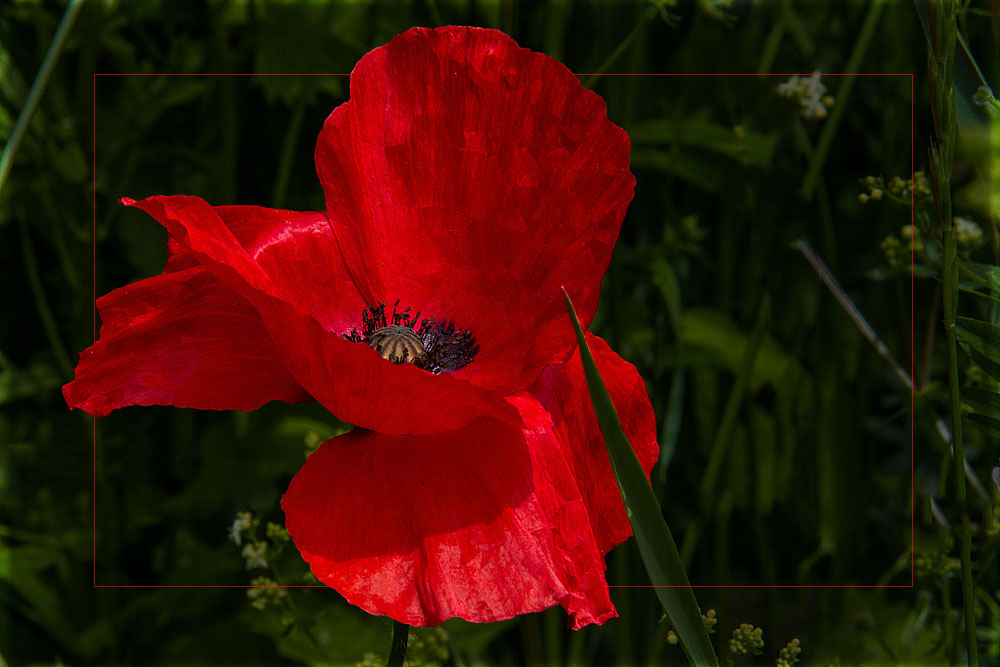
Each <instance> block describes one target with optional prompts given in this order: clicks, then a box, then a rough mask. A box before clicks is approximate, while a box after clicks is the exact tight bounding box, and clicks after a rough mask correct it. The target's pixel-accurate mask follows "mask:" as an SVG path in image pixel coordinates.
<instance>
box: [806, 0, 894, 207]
mask: <svg viewBox="0 0 1000 667" xmlns="http://www.w3.org/2000/svg"><path fill="white" fill-rule="evenodd" d="M882 7H883V3H882V0H875V1H874V2H872V3H871V4H870V5H869V6H868V13H867V14H866V15H865V22H864V23H863V24H862V25H861V32H860V33H859V34H858V38H857V40H856V41H855V42H854V48H853V49H852V50H851V56H850V58H849V59H848V60H847V65H846V66H845V67H844V75H845V76H844V77H843V78H842V79H841V83H840V87H839V88H838V89H837V103H836V104H835V105H834V107H833V110H832V111H830V116H829V118H827V120H826V123H825V124H824V125H823V130H822V132H821V133H820V135H819V142H818V143H817V145H816V152H815V153H814V154H813V156H812V159H811V160H810V161H809V167H808V168H807V170H806V176H805V179H803V183H802V194H803V196H804V197H805V198H806V199H807V200H809V199H812V195H813V191H814V190H815V189H816V186H817V185H819V180H820V172H821V171H822V169H823V165H824V164H825V163H826V157H827V155H828V154H829V153H830V149H831V148H832V147H833V141H834V139H835V138H836V135H837V129H838V128H839V127H840V121H841V119H842V118H843V116H844V111H845V110H846V109H847V101H848V99H850V97H851V89H853V88H854V81H855V80H856V79H857V73H858V70H859V69H860V68H861V60H862V58H864V55H865V52H866V51H867V50H868V46H869V45H870V44H871V42H872V38H873V37H874V35H875V28H876V27H877V26H878V20H879V17H881V16H882Z"/></svg>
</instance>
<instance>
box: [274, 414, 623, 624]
mask: <svg viewBox="0 0 1000 667" xmlns="http://www.w3.org/2000/svg"><path fill="white" fill-rule="evenodd" d="M534 405H535V406H537V404H534ZM535 411H536V412H537V413H539V414H538V415H536V416H535V417H532V416H531V415H526V421H531V422H534V425H535V426H536V427H537V430H536V429H532V430H529V431H521V430H520V429H516V428H513V427H511V426H509V425H507V424H504V423H502V422H499V421H497V420H493V419H488V418H486V419H482V420H480V421H477V422H474V423H472V424H470V425H468V426H466V427H465V428H463V429H461V430H457V431H452V432H448V433H440V434H435V435H431V436H386V435H382V434H379V433H372V432H369V431H361V430H356V431H354V432H352V433H350V434H348V435H345V436H341V437H339V438H335V439H334V440H330V441H328V442H326V443H324V444H323V446H322V447H320V449H319V450H318V451H317V452H315V453H314V454H312V455H311V456H310V457H309V459H308V460H307V461H306V464H305V466H303V468H302V470H300V471H299V473H298V474H297V475H296V476H295V478H294V479H293V480H292V483H291V485H290V487H289V489H288V492H287V493H286V494H285V497H284V499H283V500H282V503H281V505H282V509H284V511H285V516H286V526H287V527H288V531H289V533H290V534H291V536H292V538H293V539H294V540H295V545H296V547H298V549H299V551H300V552H301V553H302V555H303V557H304V558H305V559H306V560H307V561H308V562H309V564H310V565H311V567H312V570H313V572H314V573H315V574H316V576H317V577H318V578H319V579H320V580H321V581H323V582H324V583H326V584H328V585H329V586H331V587H333V588H335V589H336V590H337V591H339V592H340V593H341V594H342V595H344V597H345V598H347V600H348V601H349V602H351V603H352V604H355V605H358V606H360V607H362V608H363V609H365V610H367V611H369V612H370V613H373V614H384V615H388V616H391V617H392V618H395V619H397V620H399V621H402V622H405V623H409V624H411V625H420V626H424V625H435V624H437V623H440V622H442V621H444V620H445V619H447V618H451V617H455V616H459V617H462V618H465V619H468V620H471V621H476V622H491V621H497V620H501V619H505V618H510V617H512V616H514V615H517V614H522V613H527V612H533V611H539V610H541V609H545V608H547V607H550V606H552V605H553V604H556V603H561V604H562V605H563V606H564V607H565V608H566V609H567V611H568V612H569V613H570V614H571V616H572V625H573V627H580V626H582V625H585V624H587V623H602V622H604V621H605V620H607V619H608V618H610V617H612V616H614V615H615V612H614V607H613V606H612V605H611V602H610V599H609V597H608V588H607V583H606V582H605V579H604V560H603V558H602V556H601V554H600V552H599V551H598V549H597V545H596V543H595V542H594V538H593V535H592V533H591V531H590V520H589V518H588V517H587V510H586V507H585V505H584V503H583V502H582V500H581V499H580V495H579V491H578V490H577V488H576V485H575V482H574V480H573V478H572V473H571V471H570V468H569V466H568V465H567V462H566V460H565V458H564V457H563V454H562V452H561V450H560V448H559V446H558V444H557V443H555V440H554V438H553V437H552V433H551V431H550V430H547V428H546V426H545V422H546V421H547V419H548V418H547V415H545V413H544V410H540V409H536V410H535ZM536 417H537V418H536ZM548 424H549V425H551V421H548Z"/></svg>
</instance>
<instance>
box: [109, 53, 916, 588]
mask: <svg viewBox="0 0 1000 667" xmlns="http://www.w3.org/2000/svg"><path fill="white" fill-rule="evenodd" d="M812 75H813V72H809V73H807V74H803V73H794V72H793V73H776V72H775V73H765V74H759V73H650V74H584V73H581V74H577V75H576V76H577V77H584V76H652V77H659V76H664V77H670V76H685V77H687V76H692V77H694V76H697V77H730V76H754V77H791V76H812ZM99 76H249V77H254V76H350V74H319V73H312V74H292V73H282V74H278V73H259V74H251V73H237V72H225V73H160V74H146V73H134V72H119V73H105V72H94V74H93V86H92V89H93V90H92V93H93V142H94V152H93V163H92V170H93V171H92V173H93V179H92V183H93V204H92V205H93V215H94V219H93V231H92V243H93V247H92V258H93V277H92V290H93V299H94V304H93V339H94V342H95V343H96V342H97V77H99ZM823 76H828V77H829V76H856V77H863V76H873V77H882V76H906V77H909V78H910V181H911V182H912V181H913V174H914V143H913V139H914V78H915V75H914V74H913V73H912V72H909V73H904V72H897V73H892V72H877V73H864V74H853V75H852V74H846V73H839V72H838V73H833V72H827V73H823ZM913 216H914V194H913V188H910V225H911V226H912V225H913V222H914V217H913ZM913 266H914V252H913V248H910V377H911V378H912V377H914V372H915V365H914V359H915V350H914V346H915V345H916V338H915V335H914V311H915V307H914V278H913ZM913 408H914V390H913V389H911V390H910V583H909V585H903V584H886V585H877V584H815V585H799V584H734V585H726V584H692V585H690V586H689V587H690V588H754V589H758V588H788V589H792V588H809V589H817V588H857V589H869V588H870V589H883V588H913V586H914V574H913V547H914V531H915V523H914V515H915V511H914V510H915V503H914V417H913ZM93 443H94V446H93V497H92V503H93V504H92V507H93V560H94V562H93V587H94V588H328V586H325V585H322V584H320V585H315V584H313V585H286V586H264V587H262V586H251V585H249V584H248V585H244V586H240V585H220V584H186V585H178V584H173V585H158V584H155V585H150V584H98V583H97V417H94V418H93ZM608 588H686V587H685V586H651V585H612V584H609V585H608Z"/></svg>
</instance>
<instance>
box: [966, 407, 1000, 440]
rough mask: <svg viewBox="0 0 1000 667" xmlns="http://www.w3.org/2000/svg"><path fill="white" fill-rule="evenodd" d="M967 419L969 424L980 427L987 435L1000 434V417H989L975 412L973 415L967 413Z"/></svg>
mask: <svg viewBox="0 0 1000 667" xmlns="http://www.w3.org/2000/svg"><path fill="white" fill-rule="evenodd" d="M965 419H966V421H967V422H969V424H972V425H973V426H975V427H976V428H978V429H980V430H981V431H983V432H984V433H986V434H987V435H991V436H994V437H996V436H1000V419H995V418H993V417H987V416H985V415H980V414H977V413H973V414H971V415H966V416H965Z"/></svg>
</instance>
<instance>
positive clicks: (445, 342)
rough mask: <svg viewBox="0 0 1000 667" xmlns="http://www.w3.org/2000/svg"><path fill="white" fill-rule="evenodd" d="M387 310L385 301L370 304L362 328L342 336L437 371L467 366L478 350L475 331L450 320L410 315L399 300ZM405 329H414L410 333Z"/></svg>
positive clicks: (391, 357)
mask: <svg viewBox="0 0 1000 667" xmlns="http://www.w3.org/2000/svg"><path fill="white" fill-rule="evenodd" d="M385 310H386V305H385V303H384V302H381V303H377V304H372V305H370V306H368V307H367V308H365V309H364V310H363V311H362V313H361V332H360V333H359V332H358V330H357V329H356V328H355V329H352V330H351V332H350V333H348V334H343V337H344V338H345V339H347V340H349V341H351V342H352V343H366V344H367V345H370V346H371V347H372V348H374V349H375V350H376V351H378V352H379V354H381V355H382V356H383V357H384V358H386V359H388V360H389V361H391V362H393V363H397V364H398V363H406V362H409V363H412V364H414V365H416V366H418V367H419V368H423V369H424V370H426V371H429V372H431V373H434V374H438V373H443V372H444V371H449V372H450V371H456V370H458V369H459V368H462V367H464V366H467V365H468V364H469V363H470V362H471V361H472V359H473V357H475V356H476V353H478V352H479V346H478V345H476V339H475V337H473V335H472V332H471V331H470V330H468V329H466V330H464V331H462V330H458V331H456V330H455V324H454V323H453V322H451V321H450V320H444V321H442V322H438V321H436V320H434V319H425V320H420V313H419V312H418V313H416V314H412V315H411V314H410V307H409V306H407V307H406V308H405V309H404V310H402V311H399V301H398V300H397V301H396V303H394V304H393V306H392V315H391V316H389V317H388V318H387V317H386V313H385ZM389 320H391V321H392V324H391V325H389V324H388V321H389ZM417 322H420V326H419V328H418V327H417ZM406 330H409V331H412V332H413V333H411V334H407V332H406ZM421 346H422V349H421Z"/></svg>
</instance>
